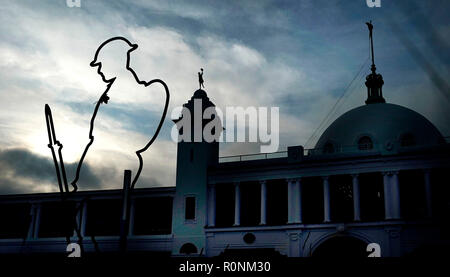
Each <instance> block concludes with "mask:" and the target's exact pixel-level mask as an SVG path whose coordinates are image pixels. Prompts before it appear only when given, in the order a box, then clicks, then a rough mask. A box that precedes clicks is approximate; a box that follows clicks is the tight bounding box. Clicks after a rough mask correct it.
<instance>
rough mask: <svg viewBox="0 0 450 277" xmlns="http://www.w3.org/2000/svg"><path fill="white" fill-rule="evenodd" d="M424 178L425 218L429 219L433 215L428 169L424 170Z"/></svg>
mask: <svg viewBox="0 0 450 277" xmlns="http://www.w3.org/2000/svg"><path fill="white" fill-rule="evenodd" d="M424 178H425V201H426V205H427V217H431V216H432V215H433V206H432V199H431V179H430V170H429V169H426V170H425V172H424Z"/></svg>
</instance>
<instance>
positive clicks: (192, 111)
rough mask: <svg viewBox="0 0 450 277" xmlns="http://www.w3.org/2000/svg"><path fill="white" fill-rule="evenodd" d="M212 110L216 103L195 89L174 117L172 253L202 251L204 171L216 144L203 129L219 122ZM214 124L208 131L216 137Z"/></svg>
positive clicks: (216, 154) (219, 128) (212, 160)
mask: <svg viewBox="0 0 450 277" xmlns="http://www.w3.org/2000/svg"><path fill="white" fill-rule="evenodd" d="M208 110H209V111H208ZM205 111H206V112H205ZM215 111H216V110H215V105H214V104H213V103H212V102H211V101H210V100H209V98H208V96H207V94H206V92H205V91H204V90H202V89H198V90H197V91H195V92H194V95H193V96H192V97H191V99H190V100H189V101H188V102H187V103H186V104H184V105H183V112H182V115H181V117H180V118H179V119H177V120H174V122H175V123H176V124H177V128H178V136H179V142H178V146H177V169H176V192H175V199H174V208H173V225H172V233H173V236H174V238H173V247H172V255H174V256H176V255H180V254H186V253H187V254H191V253H205V250H204V249H205V233H204V227H205V226H206V225H207V193H208V189H207V186H208V180H207V177H208V174H207V171H208V167H209V166H211V165H215V164H217V163H218V160H219V143H218V139H215V140H214V141H211V140H210V138H207V137H206V136H205V135H204V132H203V130H206V129H208V128H209V127H208V126H211V125H212V124H213V123H214V122H216V123H219V124H220V119H219V118H218V117H217V115H216V113H215ZM207 114H209V116H208V115H207ZM215 126H216V127H213V128H212V132H211V133H214V135H215V138H218V136H219V135H220V132H221V131H222V125H221V124H220V126H219V125H215ZM180 138H181V139H180Z"/></svg>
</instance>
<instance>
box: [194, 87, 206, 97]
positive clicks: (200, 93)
mask: <svg viewBox="0 0 450 277" xmlns="http://www.w3.org/2000/svg"><path fill="white" fill-rule="evenodd" d="M207 97H208V95H207V94H206V91H204V90H202V89H198V90H196V91H195V92H194V96H193V98H207Z"/></svg>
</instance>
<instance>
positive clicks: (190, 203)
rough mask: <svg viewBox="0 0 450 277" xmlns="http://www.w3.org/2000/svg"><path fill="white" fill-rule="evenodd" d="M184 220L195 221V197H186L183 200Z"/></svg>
mask: <svg viewBox="0 0 450 277" xmlns="http://www.w3.org/2000/svg"><path fill="white" fill-rule="evenodd" d="M184 212H185V213H184V219H185V220H194V219H195V197H194V196H187V197H186V198H185V210H184Z"/></svg>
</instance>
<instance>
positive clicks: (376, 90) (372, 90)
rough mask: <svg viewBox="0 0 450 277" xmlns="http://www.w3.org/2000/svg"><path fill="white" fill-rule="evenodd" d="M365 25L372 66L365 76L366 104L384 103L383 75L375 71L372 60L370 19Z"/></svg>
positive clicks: (371, 26) (371, 27)
mask: <svg viewBox="0 0 450 277" xmlns="http://www.w3.org/2000/svg"><path fill="white" fill-rule="evenodd" d="M366 24H367V27H368V28H369V40H370V52H371V55H372V66H371V68H370V69H371V71H372V73H371V74H369V75H367V77H366V87H367V100H366V104H373V103H386V100H384V98H383V91H382V86H383V84H384V81H383V76H381V74H377V73H376V69H377V68H376V66H375V61H374V54H373V35H372V30H373V25H372V21H369V22H366Z"/></svg>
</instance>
